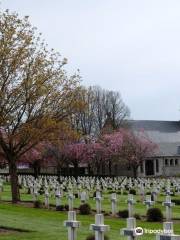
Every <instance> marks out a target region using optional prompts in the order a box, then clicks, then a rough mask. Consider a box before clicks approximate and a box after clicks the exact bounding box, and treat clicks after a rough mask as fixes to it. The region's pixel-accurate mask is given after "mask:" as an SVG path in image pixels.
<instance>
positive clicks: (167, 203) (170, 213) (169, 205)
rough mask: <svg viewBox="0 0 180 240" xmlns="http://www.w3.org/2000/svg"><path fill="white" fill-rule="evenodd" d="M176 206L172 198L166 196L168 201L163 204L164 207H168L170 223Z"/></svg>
mask: <svg viewBox="0 0 180 240" xmlns="http://www.w3.org/2000/svg"><path fill="white" fill-rule="evenodd" d="M174 205H175V204H174V203H173V202H171V196H169V195H168V196H166V201H165V202H163V206H165V207H166V220H167V221H170V220H171V218H172V207H173V206H174Z"/></svg>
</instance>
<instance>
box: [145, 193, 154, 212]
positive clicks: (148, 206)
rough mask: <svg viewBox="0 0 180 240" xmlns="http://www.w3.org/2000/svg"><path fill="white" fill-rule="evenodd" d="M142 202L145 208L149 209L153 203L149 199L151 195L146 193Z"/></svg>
mask: <svg viewBox="0 0 180 240" xmlns="http://www.w3.org/2000/svg"><path fill="white" fill-rule="evenodd" d="M144 204H145V205H146V208H147V209H149V208H150V206H152V205H154V201H151V196H150V195H147V196H146V200H145V201H144Z"/></svg>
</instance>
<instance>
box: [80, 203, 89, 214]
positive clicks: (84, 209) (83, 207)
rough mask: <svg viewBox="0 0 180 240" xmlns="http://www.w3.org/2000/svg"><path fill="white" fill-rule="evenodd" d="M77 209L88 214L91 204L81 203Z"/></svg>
mask: <svg viewBox="0 0 180 240" xmlns="http://www.w3.org/2000/svg"><path fill="white" fill-rule="evenodd" d="M79 211H80V214H82V215H88V214H90V213H91V206H90V205H89V204H88V203H84V204H81V205H80V207H79Z"/></svg>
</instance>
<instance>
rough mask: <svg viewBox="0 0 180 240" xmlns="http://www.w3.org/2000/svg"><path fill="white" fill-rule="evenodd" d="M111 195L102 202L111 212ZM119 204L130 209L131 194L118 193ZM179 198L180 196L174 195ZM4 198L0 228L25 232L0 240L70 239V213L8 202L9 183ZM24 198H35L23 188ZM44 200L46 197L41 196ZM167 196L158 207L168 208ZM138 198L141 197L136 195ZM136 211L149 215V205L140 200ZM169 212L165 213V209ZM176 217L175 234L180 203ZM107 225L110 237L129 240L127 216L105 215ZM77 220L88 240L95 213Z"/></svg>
mask: <svg viewBox="0 0 180 240" xmlns="http://www.w3.org/2000/svg"><path fill="white" fill-rule="evenodd" d="M109 197H110V195H109V194H106V195H104V200H103V202H102V207H103V210H105V212H107V213H108V212H109V211H110V208H111V207H110V201H109ZM118 198H119V203H118V209H121V210H123V209H127V203H126V202H125V200H126V199H127V195H118ZM174 198H176V199H177V198H179V197H177V196H176V197H174ZM1 199H2V201H1V202H0V227H1V228H2V227H8V228H15V229H21V230H24V231H25V232H23V231H22V232H16V231H13V232H1V231H0V240H1V239H3V240H29V239H31V240H41V239H42V240H67V229H66V228H65V227H64V226H63V222H64V221H65V220H67V212H65V211H64V212H57V211H55V210H54V209H51V210H47V209H35V208H32V207H30V206H29V205H28V204H27V205H25V206H24V205H21V204H17V205H15V204H14V205H13V204H11V203H9V202H7V201H10V200H11V195H10V186H9V185H5V188H4V192H3V193H2V196H1ZM21 199H22V200H23V201H30V200H32V196H31V195H29V194H27V193H26V192H25V191H24V190H22V191H21ZM40 199H41V200H42V201H43V196H40ZM164 199H165V197H164V196H159V198H158V201H160V202H159V203H157V204H156V205H155V207H159V208H161V209H162V210H164V207H163V206H162V203H161V202H162V201H164ZM136 200H137V201H138V197H136ZM50 201H51V203H52V204H55V199H54V198H53V197H52V198H51V200H50ZM88 202H89V203H90V205H91V207H92V208H93V209H95V201H94V200H93V198H90V199H89V201H88ZM65 203H67V199H66V197H64V198H63V204H65ZM79 205H80V201H79V200H78V199H75V207H78V206H79ZM135 213H138V214H140V215H145V214H146V207H145V206H144V205H143V204H142V203H141V202H137V203H136V204H135ZM163 213H164V214H165V212H164V211H163ZM173 217H174V218H175V220H174V230H175V233H177V234H180V220H178V218H179V219H180V206H179V205H178V206H175V207H174V208H173ZM104 219H105V224H108V225H110V232H109V233H108V234H107V235H109V237H110V240H118V239H119V240H121V239H122V240H123V239H124V240H125V239H127V238H125V237H122V236H120V229H121V228H123V227H126V219H120V218H112V217H111V216H105V217H104ZM77 220H79V221H80V222H81V227H80V228H79V229H78V233H77V234H78V237H77V239H78V240H85V239H86V237H87V236H88V235H89V234H91V231H90V230H89V225H90V224H92V223H94V215H89V216H86V215H80V214H77ZM137 226H140V227H142V228H146V229H156V230H157V229H162V223H155V222H154V223H149V222H146V221H145V220H141V221H140V220H137ZM140 239H142V240H154V239H155V236H154V234H146V235H145V236H143V237H140Z"/></svg>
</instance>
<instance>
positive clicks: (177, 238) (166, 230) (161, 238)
mask: <svg viewBox="0 0 180 240" xmlns="http://www.w3.org/2000/svg"><path fill="white" fill-rule="evenodd" d="M156 240H180V235H176V234H174V230H173V222H164V223H163V233H161V234H157V235H156Z"/></svg>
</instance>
